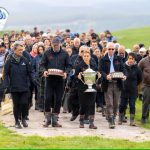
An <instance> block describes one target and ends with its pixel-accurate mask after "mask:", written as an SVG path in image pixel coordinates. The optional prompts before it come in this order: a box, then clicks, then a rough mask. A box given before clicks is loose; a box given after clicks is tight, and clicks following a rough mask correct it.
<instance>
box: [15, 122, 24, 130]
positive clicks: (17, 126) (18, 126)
mask: <svg viewBox="0 0 150 150" xmlns="http://www.w3.org/2000/svg"><path fill="white" fill-rule="evenodd" d="M15 128H16V129H22V126H21V124H20V122H19V121H17V122H16V123H15Z"/></svg>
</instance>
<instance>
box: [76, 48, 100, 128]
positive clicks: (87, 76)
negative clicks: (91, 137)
mask: <svg viewBox="0 0 150 150" xmlns="http://www.w3.org/2000/svg"><path fill="white" fill-rule="evenodd" d="M96 71H98V68H97V65H96V63H95V62H94V61H92V59H91V54H90V50H86V51H84V54H83V61H81V62H80V64H79V65H78V66H77V67H76V69H75V76H76V78H78V80H79V82H78V95H79V105H80V111H79V114H80V126H79V127H80V128H84V117H85V114H87V112H88V115H89V124H90V125H89V128H90V129H97V127H96V126H95V125H94V115H95V98H96V90H95V88H96V85H95V82H96V74H97V73H96ZM100 76H101V74H100V73H98V77H99V78H100Z"/></svg>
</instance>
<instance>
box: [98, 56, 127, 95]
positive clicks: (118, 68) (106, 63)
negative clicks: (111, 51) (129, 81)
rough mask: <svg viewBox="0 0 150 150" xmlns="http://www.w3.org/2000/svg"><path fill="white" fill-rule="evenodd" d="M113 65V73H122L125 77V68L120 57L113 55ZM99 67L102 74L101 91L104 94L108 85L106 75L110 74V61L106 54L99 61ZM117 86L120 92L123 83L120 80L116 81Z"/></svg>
mask: <svg viewBox="0 0 150 150" xmlns="http://www.w3.org/2000/svg"><path fill="white" fill-rule="evenodd" d="M113 64H114V70H115V72H123V73H124V74H125V75H126V69H125V66H124V63H123V61H122V58H121V57H119V56H117V55H114V60H113ZM99 67H100V68H99V70H100V72H101V73H102V78H103V80H102V89H103V91H104V92H106V91H107V89H108V83H109V81H108V80H107V75H108V74H109V73H110V60H109V57H108V54H106V55H105V56H104V57H103V58H102V59H101V61H100V65H99ZM117 85H118V88H119V89H120V90H121V89H122V86H123V82H122V80H121V79H117Z"/></svg>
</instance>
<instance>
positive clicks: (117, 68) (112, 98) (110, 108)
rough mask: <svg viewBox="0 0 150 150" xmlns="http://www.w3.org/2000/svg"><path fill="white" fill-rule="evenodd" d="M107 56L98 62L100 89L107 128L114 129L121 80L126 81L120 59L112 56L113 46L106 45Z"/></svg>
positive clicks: (111, 44) (112, 44) (110, 43)
mask: <svg viewBox="0 0 150 150" xmlns="http://www.w3.org/2000/svg"><path fill="white" fill-rule="evenodd" d="M106 48H107V54H106V55H105V56H104V57H103V58H102V59H101V61H100V71H101V73H102V78H103V80H102V89H103V91H104V95H105V101H106V113H107V119H108V122H109V128H111V129H113V128H115V121H114V119H115V117H116V115H117V110H118V103H119V99H120V95H121V89H122V80H126V76H125V74H126V70H125V67H124V64H123V62H122V59H121V58H120V57H119V56H117V55H115V54H114V50H115V45H114V43H112V42H109V43H107V46H106Z"/></svg>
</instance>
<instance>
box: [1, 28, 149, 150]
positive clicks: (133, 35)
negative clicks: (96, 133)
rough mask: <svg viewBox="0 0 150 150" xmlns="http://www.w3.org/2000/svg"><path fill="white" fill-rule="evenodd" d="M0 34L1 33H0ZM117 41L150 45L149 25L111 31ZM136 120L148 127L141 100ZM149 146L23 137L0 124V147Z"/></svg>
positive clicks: (89, 139)
mask: <svg viewBox="0 0 150 150" xmlns="http://www.w3.org/2000/svg"><path fill="white" fill-rule="evenodd" d="M0 34H1V33H0ZM113 34H114V36H116V37H117V38H118V42H119V43H121V44H123V45H125V46H126V48H132V45H133V44H135V43H144V44H145V45H146V47H149V46H150V43H149V36H150V27H145V28H140V29H128V30H122V31H116V32H114V33H113ZM136 106H137V109H136V122H137V124H138V125H140V126H142V127H144V128H148V129H150V122H149V123H148V124H146V125H141V123H140V119H141V101H139V100H137V103H136ZM10 147H11V148H150V142H141V143H136V142H130V141H127V140H112V139H106V138H100V137H72V138H69V137H55V138H43V137H38V136H31V137H24V136H20V135H17V134H15V133H13V132H12V131H10V130H8V129H7V128H5V127H4V126H3V125H2V124H0V148H10Z"/></svg>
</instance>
